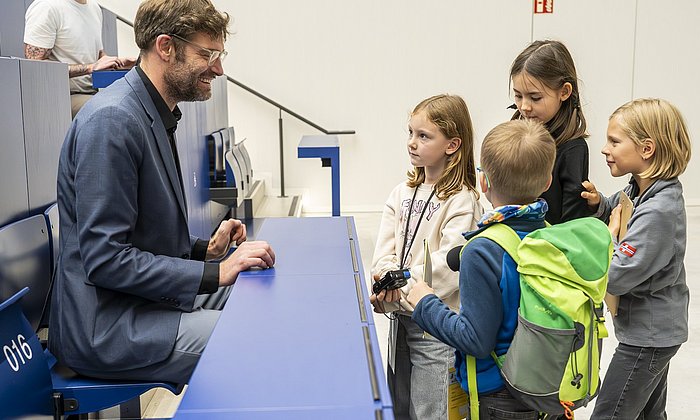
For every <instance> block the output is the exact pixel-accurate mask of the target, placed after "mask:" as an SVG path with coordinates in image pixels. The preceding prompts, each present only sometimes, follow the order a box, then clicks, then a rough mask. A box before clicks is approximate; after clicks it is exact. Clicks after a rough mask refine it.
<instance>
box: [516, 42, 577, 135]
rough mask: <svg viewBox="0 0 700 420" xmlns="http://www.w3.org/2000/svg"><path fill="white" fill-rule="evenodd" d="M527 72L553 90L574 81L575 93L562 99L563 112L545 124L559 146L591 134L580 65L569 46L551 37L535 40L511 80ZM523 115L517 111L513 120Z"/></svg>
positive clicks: (517, 59) (520, 60) (522, 53)
mask: <svg viewBox="0 0 700 420" xmlns="http://www.w3.org/2000/svg"><path fill="white" fill-rule="evenodd" d="M523 72H526V73H527V74H529V75H530V76H532V77H534V78H535V79H537V80H539V81H540V82H542V83H543V84H544V85H545V86H547V87H548V88H550V89H552V90H559V89H561V87H562V86H564V84H565V83H567V82H568V83H571V95H570V96H569V97H568V98H567V99H566V100H565V101H564V102H562V104H561V108H560V109H559V112H557V114H556V115H555V116H554V117H553V118H552V119H551V120H550V121H549V122H548V123H547V124H545V127H547V130H548V131H549V132H550V134H551V135H552V137H554V141H555V142H556V144H557V146H559V145H560V144H562V143H564V142H566V141H568V140H571V139H576V138H586V137H588V134H587V133H586V118H585V117H584V116H583V111H581V97H580V95H579V91H578V77H577V76H576V67H575V66H574V59H573V58H571V54H570V53H569V50H568V49H567V48H566V46H565V45H564V44H562V43H561V42H559V41H551V40H544V41H535V42H533V43H531V44H530V45H528V46H527V48H525V49H524V50H523V52H521V53H520V54H519V55H518V56H517V57H516V58H515V60H514V61H513V65H512V66H511V67H510V78H511V80H513V77H515V76H517V75H519V74H521V73H523ZM520 118H521V116H520V111H515V114H513V118H511V119H513V120H516V119H520Z"/></svg>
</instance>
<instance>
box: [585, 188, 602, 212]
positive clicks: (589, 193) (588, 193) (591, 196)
mask: <svg viewBox="0 0 700 420" xmlns="http://www.w3.org/2000/svg"><path fill="white" fill-rule="evenodd" d="M581 185H583V188H584V189H585V191H581V198H583V199H585V200H586V202H587V203H588V207H590V208H591V209H593V210H597V209H598V205H600V194H598V191H597V190H596V189H595V185H593V184H592V183H591V182H590V181H583V182H582V183H581Z"/></svg>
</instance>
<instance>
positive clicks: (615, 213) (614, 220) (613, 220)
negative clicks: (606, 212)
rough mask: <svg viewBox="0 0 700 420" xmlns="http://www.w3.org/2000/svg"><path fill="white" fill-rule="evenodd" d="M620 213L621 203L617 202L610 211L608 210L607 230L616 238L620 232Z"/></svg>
mask: <svg viewBox="0 0 700 420" xmlns="http://www.w3.org/2000/svg"><path fill="white" fill-rule="evenodd" d="M621 215H622V205H620V204H618V205H617V207H615V208H614V209H613V210H612V212H610V222H608V230H609V231H610V234H611V235H612V237H613V238H615V239H616V240H617V236H618V235H619V234H620V218H621Z"/></svg>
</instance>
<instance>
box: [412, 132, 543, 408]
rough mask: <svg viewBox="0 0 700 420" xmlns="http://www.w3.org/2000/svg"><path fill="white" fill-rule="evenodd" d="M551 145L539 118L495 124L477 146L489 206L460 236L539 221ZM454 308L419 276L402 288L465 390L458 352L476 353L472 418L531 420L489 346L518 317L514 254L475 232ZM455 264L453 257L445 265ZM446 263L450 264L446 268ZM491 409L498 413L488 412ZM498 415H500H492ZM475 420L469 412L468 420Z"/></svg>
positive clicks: (525, 228) (509, 336) (504, 340)
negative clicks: (451, 359)
mask: <svg viewBox="0 0 700 420" xmlns="http://www.w3.org/2000/svg"><path fill="white" fill-rule="evenodd" d="M555 156H556V146H555V143H554V140H553V139H552V137H551V135H550V134H549V132H548V131H547V130H546V129H545V128H544V126H542V124H540V123H537V122H534V121H530V120H514V121H509V122H506V123H503V124H500V125H498V126H496V127H495V128H494V129H493V130H491V131H490V132H489V133H488V134H487V135H486V138H485V139H484V142H483V143H482V146H481V167H480V168H478V170H479V172H480V173H479V184H480V187H481V190H482V192H483V193H484V195H485V196H486V198H487V199H488V200H489V201H490V202H491V204H492V205H493V207H494V209H493V210H491V211H489V212H486V213H485V214H484V216H483V217H482V218H481V220H480V221H479V223H478V226H479V228H478V229H477V230H476V231H473V232H468V233H465V234H464V236H465V238H466V239H467V240H469V239H470V238H472V237H473V236H475V235H476V234H478V233H479V232H481V231H482V230H484V229H487V228H488V227H489V226H490V225H492V224H494V223H505V224H507V225H508V226H510V227H511V228H513V230H515V231H516V232H517V233H518V235H519V236H520V237H521V238H522V237H524V236H525V235H527V234H528V233H530V232H532V231H533V230H536V229H539V228H542V227H544V223H545V222H544V220H545V213H546V212H547V203H546V202H545V201H544V200H542V199H538V197H539V196H540V194H542V192H543V191H545V190H547V188H549V185H550V183H551V181H552V168H553V166H554V159H555ZM458 251H459V248H455V249H454V250H453V251H452V252H450V255H448V263H450V262H451V261H450V259H451V256H453V257H452V258H454V259H455V260H456V261H459V294H460V311H459V314H457V313H454V312H453V311H451V310H450V308H449V307H448V306H447V305H445V304H444V303H443V302H442V301H440V299H439V298H438V297H437V296H435V294H434V293H433V290H432V289H431V288H430V287H429V286H428V285H427V284H426V283H425V282H419V283H418V284H416V285H415V286H414V287H413V289H412V290H411V292H410V294H409V295H408V301H409V302H410V303H411V305H413V306H414V307H415V310H414V312H413V320H414V321H415V322H416V323H418V325H419V326H420V327H421V328H423V330H425V331H426V332H428V333H429V334H431V335H432V336H434V337H436V338H438V339H439V340H440V341H442V342H444V343H447V344H449V345H450V346H452V347H454V348H455V349H457V351H456V360H455V368H456V371H457V378H458V379H459V381H460V384H461V386H462V388H463V389H464V390H465V391H467V392H468V385H467V373H466V361H465V355H473V356H475V357H476V359H477V363H476V371H477V375H476V378H477V389H478V392H479V404H480V419H481V420H485V419H491V418H492V417H491V415H492V414H495V415H497V416H498V415H499V414H500V415H501V416H506V417H503V418H518V419H530V418H531V419H537V415H538V413H537V412H536V411H534V410H532V409H530V408H528V407H526V406H524V405H523V404H521V403H520V402H518V401H517V400H516V399H514V398H513V397H512V396H511V395H510V393H509V392H508V390H506V388H505V385H504V383H503V379H502V378H501V375H500V371H499V369H498V366H497V365H496V363H495V362H494V360H493V359H492V357H491V351H495V353H496V354H497V355H499V356H500V355H503V354H505V353H506V352H507V351H508V348H509V347H510V343H511V341H512V340H513V335H514V333H515V328H516V326H517V323H518V306H519V302H520V283H519V274H518V271H517V266H516V264H515V261H513V259H512V258H511V257H510V256H509V255H508V253H506V252H505V250H504V249H503V248H501V247H500V246H499V245H497V244H496V243H495V242H493V241H492V240H490V239H487V238H481V237H480V238H476V239H474V240H473V241H471V242H470V243H469V244H467V246H466V247H465V248H464V250H463V251H462V255H461V256H460V257H458V258H455V257H456V255H457V254H456V253H457V252H458ZM450 265H451V266H455V265H457V264H450ZM453 269H455V270H456V269H457V268H456V267H453ZM496 413H499V414H496ZM498 418H501V417H498ZM474 420H476V419H474Z"/></svg>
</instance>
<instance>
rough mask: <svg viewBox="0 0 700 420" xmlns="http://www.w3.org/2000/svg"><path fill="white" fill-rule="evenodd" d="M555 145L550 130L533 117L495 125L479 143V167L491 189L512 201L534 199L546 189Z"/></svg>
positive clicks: (521, 201) (519, 202) (530, 200)
mask: <svg viewBox="0 0 700 420" xmlns="http://www.w3.org/2000/svg"><path fill="white" fill-rule="evenodd" d="M556 154H557V151H556V145H555V143H554V139H553V138H552V136H551V135H550V134H549V131H547V129H546V128H545V127H544V125H542V124H541V123H539V122H537V121H534V120H512V121H508V122H505V123H502V124H499V125H497V126H496V127H495V128H494V129H492V130H491V131H489V133H488V134H487V135H486V137H485V138H484V142H483V143H482V144H481V169H482V170H483V171H484V173H485V174H486V177H487V178H488V181H489V183H490V188H491V189H492V190H493V191H495V192H496V193H498V194H499V195H500V196H501V197H503V198H505V199H507V200H509V201H510V202H511V203H513V204H516V203H517V204H525V203H530V202H532V201H534V200H535V199H536V198H537V197H539V196H540V194H542V192H543V191H545V190H546V189H547V184H548V183H549V180H550V177H551V176H552V169H553V168H554V159H555V157H556Z"/></svg>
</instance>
